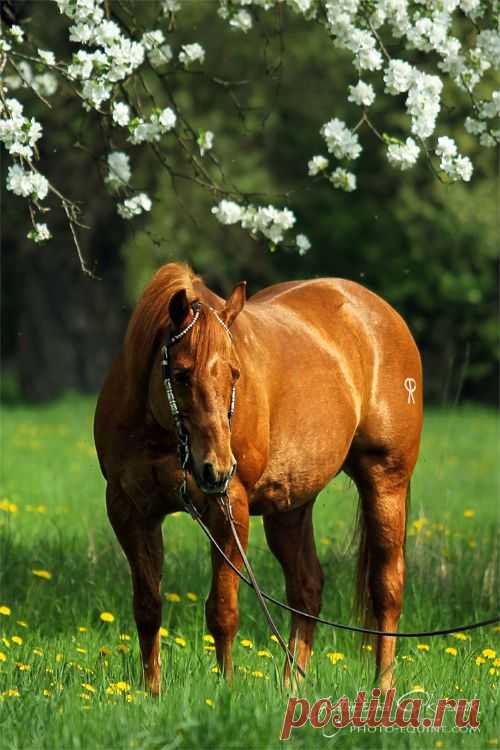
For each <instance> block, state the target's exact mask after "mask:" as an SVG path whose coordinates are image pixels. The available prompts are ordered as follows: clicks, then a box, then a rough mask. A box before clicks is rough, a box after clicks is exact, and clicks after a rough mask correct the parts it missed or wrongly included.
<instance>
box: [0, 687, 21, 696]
mask: <svg viewBox="0 0 500 750" xmlns="http://www.w3.org/2000/svg"><path fill="white" fill-rule="evenodd" d="M2 695H5V696H6V697H7V698H20V697H21V694H20V692H19V690H18V689H17V688H8V689H7V690H5V691H4V692H3V693H2Z"/></svg>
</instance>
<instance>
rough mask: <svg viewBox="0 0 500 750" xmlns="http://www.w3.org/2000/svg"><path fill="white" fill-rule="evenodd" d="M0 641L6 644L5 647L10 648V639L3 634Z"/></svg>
mask: <svg viewBox="0 0 500 750" xmlns="http://www.w3.org/2000/svg"><path fill="white" fill-rule="evenodd" d="M2 643H3V644H4V646H7V648H10V641H9V639H8V638H6V637H5V636H4V637H3V638H2Z"/></svg>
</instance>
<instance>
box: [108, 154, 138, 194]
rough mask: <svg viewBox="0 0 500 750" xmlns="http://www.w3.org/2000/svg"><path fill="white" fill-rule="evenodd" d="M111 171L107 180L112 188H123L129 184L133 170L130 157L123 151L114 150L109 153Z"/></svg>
mask: <svg viewBox="0 0 500 750" xmlns="http://www.w3.org/2000/svg"><path fill="white" fill-rule="evenodd" d="M108 167H109V172H108V175H107V177H106V182H107V183H108V184H109V185H111V187H112V188H121V187H125V185H128V183H129V181H130V177H131V175H132V172H131V170H130V159H129V157H128V154H125V153H123V151H112V152H111V153H110V154H108Z"/></svg>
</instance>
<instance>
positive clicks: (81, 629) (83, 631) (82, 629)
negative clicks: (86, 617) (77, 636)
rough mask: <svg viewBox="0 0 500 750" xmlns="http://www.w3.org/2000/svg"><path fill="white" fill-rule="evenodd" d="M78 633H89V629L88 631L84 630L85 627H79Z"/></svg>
mask: <svg viewBox="0 0 500 750" xmlns="http://www.w3.org/2000/svg"><path fill="white" fill-rule="evenodd" d="M78 631H79V632H80V633H88V632H89V629H88V628H86V627H85V626H84V625H80V627H79V628H78Z"/></svg>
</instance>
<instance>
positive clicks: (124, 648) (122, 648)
mask: <svg viewBox="0 0 500 750" xmlns="http://www.w3.org/2000/svg"><path fill="white" fill-rule="evenodd" d="M116 650H117V651H118V653H120V654H128V652H129V651H130V649H129V647H128V646H127V645H126V644H125V643H120V644H119V645H118V646H117V647H116Z"/></svg>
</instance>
